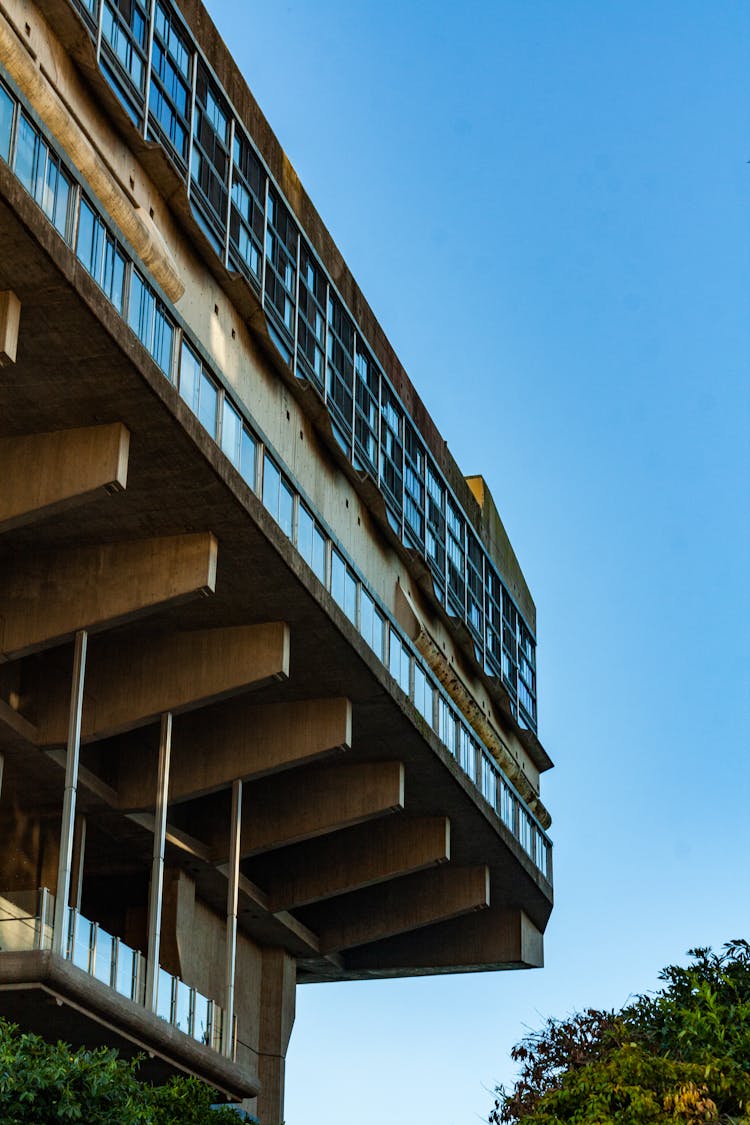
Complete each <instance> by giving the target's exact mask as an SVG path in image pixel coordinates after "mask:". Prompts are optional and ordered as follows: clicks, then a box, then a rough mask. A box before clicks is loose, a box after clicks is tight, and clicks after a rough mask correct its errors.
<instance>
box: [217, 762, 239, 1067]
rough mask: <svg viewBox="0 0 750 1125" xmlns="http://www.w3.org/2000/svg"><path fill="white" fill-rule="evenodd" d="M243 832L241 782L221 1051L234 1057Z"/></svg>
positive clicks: (234, 824) (235, 796)
mask: <svg viewBox="0 0 750 1125" xmlns="http://www.w3.org/2000/svg"><path fill="white" fill-rule="evenodd" d="M241 830H242V782H241V781H233V782H232V812H231V823H230V826H229V838H230V844H229V872H228V874H229V884H228V887H227V959H226V988H225V1001H224V1034H223V1037H222V1044H221V1049H222V1052H223V1054H225V1055H226V1056H227V1058H231V1056H232V1031H233V1028H234V981H235V973H236V969H237V899H238V893H239V885H240V838H241Z"/></svg>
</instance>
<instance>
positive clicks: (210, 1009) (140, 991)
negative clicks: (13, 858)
mask: <svg viewBox="0 0 750 1125" xmlns="http://www.w3.org/2000/svg"><path fill="white" fill-rule="evenodd" d="M54 911H55V899H54V895H52V894H51V893H50V891H49V890H47V888H46V887H43V888H42V889H41V890H39V891H2V892H0V953H5V952H24V951H27V950H34V949H51V948H52V919H53V916H54ZM64 953H65V957H66V960H68V961H70V962H71V964H73V965H75V966H76V967H77V968H79V969H82V970H83V972H85V973H88V974H89V975H90V976H92V977H95V978H96V980H98V981H101V983H102V984H105V985H107V986H108V987H109V988H113V989H115V991H116V992H118V993H119V994H120V995H121V996H124V997H125V999H126V1000H132V1001H134V1002H135V1003H136V1004H141V1005H143V1004H144V1003H145V990H146V958H145V957H144V956H143V954H142V953H139V952H138V950H136V949H131V947H130V946H129V945H127V944H126V943H125V942H124V941H122V940H121V939H120V938H117V937H113V936H112V934H110V933H108V931H107V930H105V929H104V928H103V927H102V926H100V925H99V924H98V922H91V921H89V919H88V918H85V917H84V916H83V915H82V914H81V912H80V911H79V910H75V909H74V908H72V907H71V908H70V909H69V910H68V925H67V939H66V942H65V948H64ZM156 1015H157V1016H158V1017H159V1018H160V1019H163V1020H164V1021H165V1022H166V1023H169V1024H171V1025H172V1026H173V1027H176V1028H178V1030H180V1031H182V1032H184V1034H185V1035H189V1036H190V1037H191V1038H193V1039H196V1040H197V1041H198V1042H199V1043H203V1044H205V1045H206V1046H208V1047H212V1048H213V1049H214V1050H216V1051H220V1050H221V1046H222V1044H221V1037H222V1030H223V1026H224V1012H223V1010H222V1008H221V1007H220V1005H219V1004H217V1003H216V1002H215V1001H214V1000H209V999H208V998H207V997H206V996H203V995H202V993H200V992H199V991H198V990H197V989H196V988H192V987H191V986H190V985H188V984H186V983H185V981H183V980H180V978H179V977H176V976H173V975H172V974H171V973H169V972H167V970H166V969H164V968H162V967H161V966H160V967H159V970H158V976H157V1001H156ZM233 1034H234V1035H236V1028H234V1029H233Z"/></svg>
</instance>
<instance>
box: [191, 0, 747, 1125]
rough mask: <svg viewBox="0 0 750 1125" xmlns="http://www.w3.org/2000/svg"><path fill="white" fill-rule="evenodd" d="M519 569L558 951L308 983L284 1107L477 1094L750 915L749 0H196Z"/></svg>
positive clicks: (362, 1117) (363, 1112)
mask: <svg viewBox="0 0 750 1125" xmlns="http://www.w3.org/2000/svg"><path fill="white" fill-rule="evenodd" d="M208 7H209V10H210V12H211V14H212V15H213V17H214V19H215V20H216V22H217V23H218V26H219V29H220V31H221V32H222V34H223V36H224V38H225V39H226V41H227V43H228V45H229V47H230V50H231V51H232V52H233V54H234V55H235V58H236V59H237V61H238V63H239V65H240V67H241V68H242V70H243V72H244V74H245V76H246V78H247V80H248V83H249V85H250V87H251V89H252V90H253V92H254V94H255V96H256V97H257V99H258V101H259V103H260V105H261V106H262V108H263V110H264V112H265V113H266V115H267V117H268V118H269V121H270V123H271V125H272V127H273V128H274V130H275V131H276V133H277V135H278V136H279V138H280V140H281V142H282V144H283V145H284V147H285V148H286V151H287V153H288V154H289V156H290V159H291V160H292V163H293V164H294V165H295V167H296V169H297V171H298V173H299V175H300V178H301V179H302V182H303V183H304V185H305V186H306V188H307V190H308V192H309V194H310V196H311V197H312V199H313V202H314V203H315V205H316V206H317V208H318V210H319V211H320V213H321V215H322V216H323V219H324V220H325V222H326V224H327V225H328V227H329V229H330V231H331V233H332V235H333V237H334V239H335V240H336V242H337V243H338V245H339V247H340V248H341V250H342V252H343V254H344V256H345V258H346V259H347V261H348V264H349V266H350V268H351V269H352V271H353V273H354V275H355V277H356V278H357V280H358V282H359V284H360V286H361V288H362V290H363V292H364V293H365V295H366V297H367V299H368V300H369V302H370V304H371V305H372V307H373V309H374V311H375V313H376V315H377V316H378V318H379V319H380V322H381V324H382V325H383V327H384V328H385V331H386V333H387V334H388V336H389V337H390V340H391V342H392V343H393V345H394V346H395V348H396V351H397V352H398V354H399V356H400V357H401V359H402V361H403V363H404V365H405V367H406V369H407V371H408V372H409V374H410V376H411V378H412V380H413V381H414V383H415V384H416V386H417V388H418V390H419V392H420V394H421V395H422V397H423V399H424V400H425V402H426V404H427V406H428V408H429V409H430V411H431V412H432V414H433V417H434V418H435V421H436V422H437V424H438V427H439V428H440V430H441V432H442V433H443V435H444V436H445V437H446V438H447V440H448V443H449V445H450V447H451V450H452V452H453V453H454V455H455V457H456V459H457V461H458V463H459V465H460V466H461V468H462V469H463V471H464V472H466V473H474V472H480V473H482V474H483V475H484V476H485V477H486V479H487V481H488V483H489V485H490V488H491V490H492V492H493V495H494V497H495V499H496V501H497V504H498V507H499V509H500V512H501V514H502V517H503V519H504V521H505V524H506V527H507V529H508V531H509V533H510V536H511V539H512V541H513V544H514V546H515V549H516V553H517V554H518V557H519V559H520V561H521V565H522V566H523V568H524V571H525V574H526V577H527V579H528V581H529V584H530V586H531V589H532V593H533V594H534V597H535V600H536V604H537V610H538V620H539V650H538V651H539V666H540V671H539V699H540V703H539V713H540V736H541V739H542V742H543V743H544V745H545V746H546V747H547V749H548V751H549V752H550V754H551V756H552V758H553V759H554V761H555V762H556V768H555V769H554V770H553V771H552V772H551V773H549V774H547V775H546V776H545V777H544V779H543V798H544V800H545V801H546V803H547V805H548V807H549V808H550V810H551V812H552V816H553V820H554V823H553V827H552V836H553V839H554V841H555V894H556V901H557V905H556V907H555V910H554V912H553V915H552V920H551V922H550V925H549V927H548V930H547V935H546V962H547V964H546V967H545V968H544V969H543V970H541V971H534V972H527V973H501V974H480V975H476V976H456V977H444V978H431V979H420V980H412V981H394V982H379V983H373V982H367V983H359V984H351V985H313V986H308V987H307V988H300V989H299V990H298V1015H297V1025H296V1027H295V1031H294V1034H293V1036H292V1045H291V1048H290V1051H289V1055H288V1068H287V1074H288V1081H287V1122H288V1125H308V1123H314V1125H322V1123H323V1122H325V1125H354V1123H355V1122H356V1125H375V1123H376V1122H377V1123H378V1125H382V1123H383V1122H385V1121H388V1122H393V1123H394V1125H401V1123H406V1122H413V1121H416V1120H417V1119H420V1120H423V1121H429V1122H432V1123H434V1125H459V1123H461V1125H471V1123H472V1122H476V1121H477V1120H478V1119H481V1118H486V1115H487V1113H488V1111H489V1109H490V1107H491V1104H492V1098H491V1096H490V1093H489V1092H488V1090H487V1089H486V1088H487V1087H491V1086H492V1085H493V1084H494V1082H495V1081H498V1080H505V1081H508V1080H509V1079H510V1078H511V1077H512V1074H513V1068H512V1065H511V1063H510V1061H509V1059H508V1053H509V1050H510V1047H511V1045H512V1044H513V1043H514V1042H515V1041H517V1040H518V1038H519V1037H520V1036H521V1035H522V1034H523V1032H524V1030H525V1029H526V1028H528V1027H535V1026H538V1025H539V1024H540V1022H541V1021H542V1019H543V1017H545V1016H547V1015H552V1014H556V1015H560V1016H561V1015H565V1014H566V1013H568V1012H570V1011H572V1010H574V1009H575V1008H577V1007H583V1006H587V1005H601V1006H606V1005H620V1004H622V1003H623V1002H625V1000H626V999H627V997H628V995H629V993H630V992H632V991H638V990H645V989H648V988H652V987H654V985H655V984H656V974H657V972H658V970H659V968H660V967H661V966H662V965H664V964H666V963H669V962H671V961H675V960H679V959H682V958H684V954H685V951H686V950H687V949H688V948H689V947H691V946H694V945H698V944H713V945H719V944H720V943H721V942H722V941H725V940H727V939H728V938H732V937H739V936H743V935H744V936H746V937H747V936H750V885H749V878H750V877H749V876H748V870H749V868H750V864H749V860H750V815H749V813H748V809H749V806H750V766H749V764H748V763H749V760H750V702H749V699H748V691H749V686H748V685H749V682H750V661H749V659H748V649H749V648H750V635H749V634H750V629H749V628H748V626H749V624H750V593H749V585H750V578H749V576H750V536H749V533H748V523H749V521H748V514H749V511H750V453H749V447H748V433H749V431H750V392H749V391H748V386H749V385H750V379H749V378H748V376H749V374H750V372H749V370H748V368H749V366H750V361H749V357H750V339H749V336H750V327H749V326H750V318H749V316H748V313H749V311H750V309H749V306H748V293H749V292H750V285H749V282H750V249H749V239H748V228H749V223H748V215H749V210H748V183H749V182H750V164H748V160H750V136H749V130H748V124H749V118H750V77H749V71H748V57H749V48H750V6H748V4H747V3H746V2H744V0H743V2H732V0H701V2H696V0H679V2H678V0H660V2H659V3H656V4H655V3H653V0H627V2H626V0H609V2H607V3H601V2H597V0H586V2H584V0H566V2H565V3H561V2H560V0H494V2H491V0H468V2H466V3H463V4H457V3H450V4H449V3H442V2H438V0H436V2H433V3H418V2H416V0H401V2H400V3H396V2H395V0H367V2H365V3H354V4H352V3H351V0H350V2H348V3H343V2H341V0H315V2H314V3H313V2H312V0H295V2H292V3H265V4H260V3H255V2H253V3H247V2H240V0H208Z"/></svg>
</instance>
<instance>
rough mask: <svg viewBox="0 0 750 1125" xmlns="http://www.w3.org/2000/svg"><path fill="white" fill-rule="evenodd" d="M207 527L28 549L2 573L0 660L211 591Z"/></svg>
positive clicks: (212, 551)
mask: <svg viewBox="0 0 750 1125" xmlns="http://www.w3.org/2000/svg"><path fill="white" fill-rule="evenodd" d="M216 556H217V544H216V540H215V539H214V537H213V535H211V534H210V533H209V532H203V533H199V534H195V535H175V536H170V537H168V538H159V539H144V540H139V541H137V542H133V543H113V544H107V545H105V546H98V547H84V548H78V549H74V550H60V551H56V552H52V553H44V554H38V553H34V554H32V555H31V556H30V557H23V558H17V559H15V560H13V562H12V563H11V564H10V565H9V566H8V567H7V568H4V569H3V571H2V572H1V573H0V660H3V659H5V660H12V659H16V658H18V657H20V656H26V655H28V654H29V653H31V652H38V651H39V650H41V649H43V648H46V647H49V646H51V645H54V644H60V643H61V642H63V641H67V640H70V639H72V637H73V635H74V634H75V632H76V630H78V629H86V630H88V631H89V632H92V631H93V632H95V631H96V630H100V629H103V628H109V627H111V626H113V625H119V624H122V623H123V622H125V621H129V620H132V619H134V618H137V617H140V616H143V615H144V614H147V613H150V612H152V611H153V610H155V609H161V608H164V607H166V606H173V605H177V604H179V603H180V602H183V601H187V600H189V599H190V598H192V597H198V596H200V595H202V594H210V593H212V592H213V590H214V586H215V583H216Z"/></svg>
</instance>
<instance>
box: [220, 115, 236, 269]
mask: <svg viewBox="0 0 750 1125" xmlns="http://www.w3.org/2000/svg"><path fill="white" fill-rule="evenodd" d="M236 127H237V123H236V121H235V119H234V115H232V116H231V117H230V118H229V151H228V152H227V165H228V168H229V171H228V173H227V217H226V233H225V235H224V263H223V264H224V265H225V266H227V268H228V266H229V221H230V218H231V215H232V177H233V175H234V134H235V129H236Z"/></svg>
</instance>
